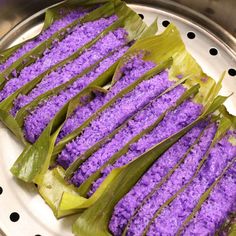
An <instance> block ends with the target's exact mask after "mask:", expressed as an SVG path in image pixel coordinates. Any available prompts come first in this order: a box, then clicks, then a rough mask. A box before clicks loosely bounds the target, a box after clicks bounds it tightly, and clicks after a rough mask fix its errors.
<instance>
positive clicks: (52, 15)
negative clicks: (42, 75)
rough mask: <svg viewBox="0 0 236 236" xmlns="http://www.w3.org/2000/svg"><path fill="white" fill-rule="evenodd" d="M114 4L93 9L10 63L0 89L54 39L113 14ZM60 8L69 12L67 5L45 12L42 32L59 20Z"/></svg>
mask: <svg viewBox="0 0 236 236" xmlns="http://www.w3.org/2000/svg"><path fill="white" fill-rule="evenodd" d="M114 2H116V4H117V3H118V1H110V2H109V3H107V4H105V5H104V6H102V7H100V8H98V9H95V10H94V11H92V12H91V13H88V14H87V15H85V16H84V17H81V18H79V19H77V20H75V21H73V22H72V23H70V24H68V25H67V26H65V27H64V28H62V29H60V30H58V31H57V32H55V33H54V34H53V35H52V36H51V37H49V38H48V39H47V40H45V41H44V42H42V43H40V44H39V45H37V46H36V47H35V48H33V49H32V50H30V51H29V52H27V53H25V54H24V55H23V56H21V57H20V58H18V59H17V60H16V61H15V62H14V63H12V64H11V65H10V66H9V67H8V68H6V69H5V70H4V71H2V72H1V73H0V84H1V88H2V87H3V86H4V84H5V82H6V80H5V78H7V79H9V78H10V75H11V73H12V72H13V71H14V70H16V71H20V70H21V69H22V68H23V67H25V66H27V65H29V64H31V63H33V62H34V61H35V60H36V59H37V58H38V57H40V56H41V55H42V53H43V52H44V51H45V49H47V48H49V47H50V45H52V43H53V42H54V41H55V39H57V40H62V39H63V38H64V37H65V36H66V34H68V31H69V29H71V28H73V27H74V26H76V25H77V24H79V23H85V22H87V21H92V20H95V19H97V16H98V17H99V16H100V15H102V14H103V13H104V15H105V16H109V15H111V14H112V13H114V7H115V6H114V5H115V4H114ZM86 5H87V4H86ZM78 7H84V8H88V7H86V6H84V5H83V4H82V3H81V4H80V3H79V2H78V3H77V4H76V5H74V8H78ZM62 8H63V9H64V11H69V10H71V7H69V9H68V6H67V4H66V3H65V4H59V5H57V6H55V7H52V8H49V9H48V10H47V11H46V15H45V20H44V26H43V29H42V30H45V29H46V28H48V27H49V26H50V25H51V24H52V23H53V22H55V21H56V20H58V19H59V18H60V10H61V9H62ZM36 37H37V36H36ZM28 41H29V40H28ZM28 41H26V42H28ZM26 42H23V43H21V44H20V45H16V46H14V47H13V48H10V49H8V50H7V51H5V52H3V59H4V60H5V59H7V57H9V56H10V55H11V53H13V52H15V51H16V50H17V49H18V48H19V47H21V46H22V45H23V44H24V43H26Z"/></svg>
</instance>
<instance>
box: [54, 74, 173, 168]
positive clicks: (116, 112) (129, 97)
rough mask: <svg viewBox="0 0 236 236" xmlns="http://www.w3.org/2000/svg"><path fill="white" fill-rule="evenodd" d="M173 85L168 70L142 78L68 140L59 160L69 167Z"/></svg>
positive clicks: (65, 166)
mask: <svg viewBox="0 0 236 236" xmlns="http://www.w3.org/2000/svg"><path fill="white" fill-rule="evenodd" d="M171 84H172V83H171V81H169V79H168V72H167V71H164V72H161V73H160V74H158V75H156V76H154V77H152V78H151V79H149V80H144V81H142V82H141V83H140V84H139V85H137V86H136V87H135V88H134V89H133V90H132V91H130V92H129V93H127V94H126V95H124V96H123V97H122V98H118V99H117V100H116V101H115V103H114V104H112V105H111V106H110V107H108V108H107V109H105V110H104V111H103V112H101V114H99V116H98V117H97V118H96V119H94V120H93V121H91V123H90V124H89V126H87V127H86V128H85V129H84V130H83V132H82V134H81V135H80V136H78V137H77V138H75V139H74V140H72V141H71V142H70V143H68V144H67V145H66V146H65V148H64V149H63V150H62V152H61V154H60V155H59V156H58V163H59V164H60V165H61V166H62V167H64V168H68V166H69V165H70V164H71V163H72V162H73V161H74V160H75V159H76V158H77V157H78V156H79V155H81V154H82V153H83V152H84V151H86V150H87V149H88V148H90V147H91V146H92V145H94V144H95V143H96V142H98V141H100V140H101V139H102V138H104V137H105V136H107V135H108V134H110V133H111V132H112V131H113V130H115V129H116V128H117V127H119V126H120V125H121V124H122V123H123V122H125V121H126V120H127V119H128V118H129V117H131V116H132V115H134V114H135V113H136V112H137V111H138V110H139V109H142V108H143V107H144V106H145V105H146V104H147V103H148V102H149V101H150V100H152V99H153V98H154V97H156V96H157V95H159V94H161V93H162V92H163V91H165V90H166V89H167V88H169V87H170V86H171Z"/></svg>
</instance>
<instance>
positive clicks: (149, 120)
mask: <svg viewBox="0 0 236 236" xmlns="http://www.w3.org/2000/svg"><path fill="white" fill-rule="evenodd" d="M184 91H185V89H184V87H183V86H182V85H179V86H177V87H176V88H174V89H173V90H171V91H170V92H168V93H166V94H164V95H162V96H161V97H160V98H157V99H154V100H153V101H151V102H150V104H148V105H147V106H146V107H145V108H144V109H142V110H141V111H140V112H138V113H137V114H136V115H135V116H134V117H133V118H132V119H131V120H129V121H128V123H127V124H126V125H125V127H124V128H122V129H121V130H120V131H119V132H118V133H117V134H116V135H115V136H114V137H113V138H112V139H111V140H110V141H109V142H108V143H106V144H104V145H103V146H102V147H101V148H100V149H99V150H98V151H97V152H95V153H93V155H92V156H91V157H89V159H88V160H87V161H85V162H84V163H83V164H82V165H81V166H80V167H79V169H78V170H77V171H76V173H75V174H74V176H73V177H72V179H71V182H72V183H73V184H75V185H76V186H80V185H81V184H82V183H83V182H84V181H85V180H86V179H87V178H88V177H89V176H90V175H91V174H93V173H94V172H96V171H97V170H98V169H99V168H101V167H102V166H103V165H104V164H105V163H106V162H107V161H108V160H109V159H110V158H111V157H112V156H113V155H114V154H115V153H116V152H117V151H119V150H120V149H122V148H123V147H124V146H125V145H126V144H127V143H128V142H129V141H130V140H131V139H132V138H134V137H135V136H136V135H138V134H139V133H140V132H141V131H142V130H144V129H146V128H148V127H149V126H150V125H152V124H153V123H154V122H155V121H156V120H157V119H158V118H159V117H160V115H161V114H162V113H164V112H165V111H166V110H167V109H168V108H169V107H170V106H173V105H174V104H175V102H176V101H177V100H178V99H179V98H180V97H181V95H182V94H183V93H184Z"/></svg>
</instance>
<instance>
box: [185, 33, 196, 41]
mask: <svg viewBox="0 0 236 236" xmlns="http://www.w3.org/2000/svg"><path fill="white" fill-rule="evenodd" d="M187 37H188V38H189V39H194V38H195V37H196V35H195V33H194V32H188V33H187Z"/></svg>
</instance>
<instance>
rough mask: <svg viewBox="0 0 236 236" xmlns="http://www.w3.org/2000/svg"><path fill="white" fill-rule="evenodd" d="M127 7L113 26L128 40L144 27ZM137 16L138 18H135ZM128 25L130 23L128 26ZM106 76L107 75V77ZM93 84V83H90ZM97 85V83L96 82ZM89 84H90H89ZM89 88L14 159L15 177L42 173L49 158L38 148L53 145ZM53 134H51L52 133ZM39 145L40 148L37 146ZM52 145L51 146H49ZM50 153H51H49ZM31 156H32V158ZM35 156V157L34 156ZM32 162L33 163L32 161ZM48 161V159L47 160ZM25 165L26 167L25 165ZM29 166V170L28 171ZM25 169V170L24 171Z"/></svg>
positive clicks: (33, 178) (100, 80)
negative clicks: (125, 13)
mask: <svg viewBox="0 0 236 236" xmlns="http://www.w3.org/2000/svg"><path fill="white" fill-rule="evenodd" d="M126 9H127V13H129V15H128V17H126V16H125V17H123V18H121V19H120V21H119V22H120V23H119V24H118V25H117V22H116V23H115V24H113V27H115V28H116V27H117V26H119V27H121V26H122V27H124V28H125V29H126V31H127V32H128V33H129V38H130V40H131V39H132V37H133V38H136V37H138V34H142V33H143V31H144V30H145V29H146V27H145V24H144V23H143V22H142V20H141V19H140V17H139V16H138V15H137V14H136V13H134V12H133V11H131V10H128V8H126ZM137 17H138V18H137ZM129 25H132V27H130V26H129ZM114 69H115V68H114V67H111V68H110V70H107V71H106V72H105V73H104V74H103V75H102V76H100V77H99V78H98V79H97V80H96V82H97V83H104V84H102V85H105V84H106V83H107V82H108V80H109V77H110V76H111V75H112V74H113V72H114V71H113V70H114ZM107 76H108V77H107ZM92 85H94V84H92ZM96 85H97V84H96ZM90 86H91V84H90ZM88 89H89V86H87V87H86V88H85V89H83V90H82V91H81V92H80V93H79V94H78V95H77V96H75V97H74V98H73V99H72V100H71V101H70V102H68V103H67V104H65V106H64V107H63V108H62V109H61V110H60V111H59V112H58V113H57V114H56V116H55V117H54V118H53V119H52V120H51V122H50V123H49V124H48V126H47V127H46V129H45V130H44V131H43V133H42V135H41V136H40V137H39V138H38V140H37V141H36V142H35V144H34V145H32V146H29V148H27V149H25V150H24V151H23V153H22V154H21V156H20V157H19V158H18V159H17V160H16V162H15V163H14V165H13V167H12V168H11V171H12V173H13V175H15V176H16V177H18V178H20V179H22V180H24V181H26V182H30V181H36V176H38V175H40V176H41V175H43V172H41V170H40V166H42V167H43V166H44V163H48V162H47V159H50V158H49V157H48V156H49V154H48V155H45V154H44V153H43V155H42V156H40V155H41V154H42V153H40V149H42V148H44V151H45V152H47V151H49V150H51V148H53V146H54V142H55V140H54V139H53V141H52V138H51V135H52V134H53V133H54V132H55V131H56V133H58V132H59V131H57V129H58V128H60V125H61V124H62V123H63V121H64V120H65V118H66V117H67V116H68V112H70V111H71V107H74V106H73V102H74V101H77V99H78V98H80V97H81V96H82V95H83V94H84V93H85V92H86V91H87V90H88ZM52 136H53V135H52ZM44 142H47V143H48V144H50V145H49V146H48V145H46V146H45V147H44V146H43V145H44ZM38 146H39V147H40V149H39V148H38ZM51 146H52V147H51ZM50 155H51V154H50ZM32 157H34V158H33V159H32ZM36 157H37V158H36ZM32 162H34V163H32ZM49 162H50V161H49ZM26 166H27V167H26ZM32 166H35V168H31V167H32ZM30 168H31V171H30ZM25 170H27V171H25Z"/></svg>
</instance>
